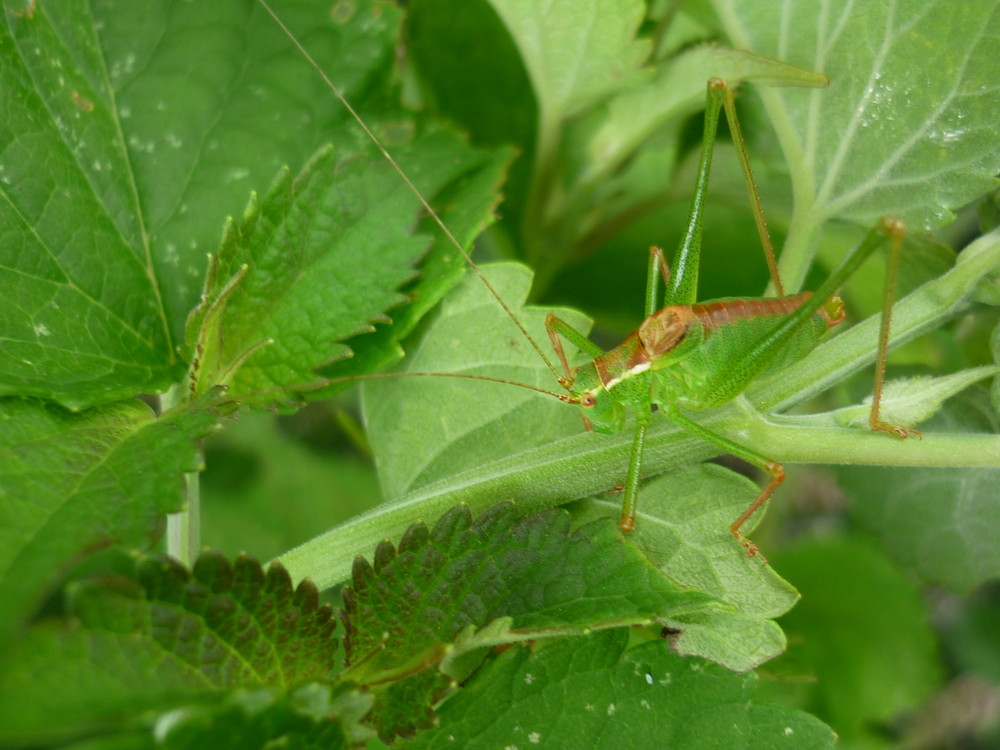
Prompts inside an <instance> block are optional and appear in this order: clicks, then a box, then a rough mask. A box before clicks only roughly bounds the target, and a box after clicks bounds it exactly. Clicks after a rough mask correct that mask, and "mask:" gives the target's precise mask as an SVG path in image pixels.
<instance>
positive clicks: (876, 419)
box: [868, 218, 922, 440]
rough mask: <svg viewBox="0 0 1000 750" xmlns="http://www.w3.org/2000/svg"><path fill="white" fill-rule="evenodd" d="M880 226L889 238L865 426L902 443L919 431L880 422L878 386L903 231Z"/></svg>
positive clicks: (893, 223)
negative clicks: (872, 379) (873, 377)
mask: <svg viewBox="0 0 1000 750" xmlns="http://www.w3.org/2000/svg"><path fill="white" fill-rule="evenodd" d="M882 223H883V226H884V227H885V230H886V233H887V235H888V238H889V249H888V251H887V253H886V267H885V284H884V285H883V287H882V325H881V327H880V328H879V333H878V356H877V358H876V360H875V385H874V386H873V388H872V409H871V412H870V413H869V414H868V424H869V426H870V427H871V428H872V430H874V431H876V432H880V431H881V432H888V433H890V434H892V435H895V436H896V437H898V438H900V439H902V440H905V439H906V438H908V437H909V436H910V435H916V436H917V437H922V433H921V432H920V430H914V429H913V428H912V427H902V426H900V425H894V424H890V423H888V422H885V421H883V420H882V418H881V416H880V415H879V409H880V408H881V405H882V386H883V385H884V384H885V363H886V357H887V356H888V354H889V325H890V322H891V318H892V304H893V298H894V296H895V289H896V276H897V272H898V271H899V259H900V254H901V249H902V246H903V237H904V236H905V234H906V229H905V228H904V227H903V224H902V222H900V221H899V220H898V219H890V218H884V219H882Z"/></svg>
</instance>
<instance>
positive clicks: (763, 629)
mask: <svg viewBox="0 0 1000 750" xmlns="http://www.w3.org/2000/svg"><path fill="white" fill-rule="evenodd" d="M759 492H760V488H759V487H758V486H757V485H756V484H754V483H753V482H751V481H750V480H748V479H746V478H745V477H742V476H740V475H738V474H736V473H734V472H732V471H729V470H727V469H724V468H722V467H721V466H716V465H714V464H701V465H698V466H691V467H685V468H683V469H679V470H677V471H673V472H670V473H669V474H666V475H664V476H662V477H658V478H657V479H655V480H653V481H652V482H649V483H648V484H646V485H645V486H643V488H642V494H641V495H640V504H639V516H638V521H637V523H636V529H635V531H633V532H632V534H631V537H632V538H633V539H634V540H635V542H636V544H638V545H639V547H640V548H641V549H642V550H643V551H644V552H645V553H646V555H647V556H648V557H649V560H650V562H652V563H653V564H654V565H655V566H656V567H658V568H659V569H660V570H661V571H662V572H663V573H664V575H666V576H667V577H668V578H670V580H672V581H674V582H676V583H678V584H679V585H681V586H684V587H687V588H693V589H697V590H699V591H704V592H705V593H707V594H710V595H712V596H716V597H718V598H719V599H721V600H722V601H724V602H725V603H726V604H728V605H729V607H730V608H729V609H727V610H726V611H721V612H714V611H713V612H693V613H681V614H679V615H677V616H671V617H669V618H667V623H668V625H670V626H671V627H674V628H676V629H677V630H678V631H679V632H677V633H676V634H675V635H674V636H673V637H672V641H673V647H674V650H676V651H677V653H680V654H685V655H694V656H701V657H704V658H707V659H711V660H712V661H714V662H717V663H719V664H723V665H725V666H727V667H729V668H730V669H734V670H737V671H745V670H748V669H751V668H753V667H755V666H757V665H758V664H761V663H762V662H764V661H766V660H768V659H770V658H772V657H774V656H776V655H778V654H779V653H781V652H782V651H784V649H785V635H784V633H782V632H781V628H780V627H778V625H777V624H776V623H775V622H774V620H773V618H775V617H778V616H780V615H783V614H784V613H785V612H787V611H788V610H789V609H791V607H792V606H793V605H794V604H795V602H796V601H797V600H798V593H797V592H796V591H795V589H794V588H792V586H791V585H789V584H788V582H787V581H785V580H783V579H782V578H781V576H779V575H778V573H777V572H775V568H774V567H772V566H770V565H768V564H766V563H764V562H763V561H762V560H761V559H760V558H751V557H749V556H748V555H747V554H746V552H745V551H744V549H743V547H742V546H741V545H740V544H739V543H738V542H737V541H736V540H735V539H734V538H733V536H732V534H731V533H730V531H729V524H731V523H732V522H733V521H735V520H736V519H737V518H739V516H740V514H741V513H742V512H743V511H744V510H746V508H747V507H749V505H750V504H751V503H752V502H753V500H754V499H755V498H756V497H757V495H758V494H759ZM592 502H595V503H596V504H598V505H601V506H604V507H603V509H602V510H603V512H604V513H606V514H609V515H616V514H617V512H618V506H619V505H620V501H619V497H618V496H614V495H613V496H610V497H608V498H606V499H603V500H596V501H592ZM761 515H762V514H758V515H756V516H754V518H753V519H751V521H750V522H748V523H747V524H746V526H745V527H744V533H746V534H748V535H751V532H752V531H753V527H754V526H755V525H756V523H757V521H758V520H759V518H760V516H761Z"/></svg>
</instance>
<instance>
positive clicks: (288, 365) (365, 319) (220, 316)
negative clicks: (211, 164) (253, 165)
mask: <svg viewBox="0 0 1000 750" xmlns="http://www.w3.org/2000/svg"><path fill="white" fill-rule="evenodd" d="M396 158H397V159H398V161H399V162H400V163H401V164H402V165H403V166H404V169H405V171H407V172H410V173H414V174H419V175H420V180H419V182H420V189H421V191H422V192H423V193H424V194H425V195H434V194H435V193H437V192H438V191H439V190H440V189H441V187H442V186H444V185H447V184H449V183H451V182H453V181H455V180H456V179H458V178H459V177H460V176H465V175H473V174H474V173H475V172H476V170H478V169H480V167H481V166H482V164H483V163H484V161H485V158H484V157H483V155H481V154H478V153H476V152H472V151H470V150H469V149H468V147H466V146H465V145H464V144H462V143H461V142H460V141H459V140H458V139H457V138H456V137H454V136H452V135H451V134H449V133H446V132H443V131H442V132H439V133H434V134H430V135H428V136H425V137H422V138H421V139H420V140H419V141H418V142H416V143H414V144H411V145H410V146H408V147H407V149H405V150H401V151H399V152H398V153H397V156H396ZM488 173H489V174H491V178H490V180H489V183H488V184H487V185H485V186H482V187H483V188H484V189H483V190H472V191H471V192H470V195H471V196H473V197H471V198H470V199H468V200H466V202H465V210H469V209H470V208H472V209H473V211H474V213H473V215H472V216H471V217H469V216H464V215H461V214H460V215H459V216H458V219H459V220H461V221H460V223H461V225H462V226H463V227H468V226H469V225H470V224H476V225H478V223H479V222H481V221H483V215H484V213H485V214H487V215H488V212H489V210H490V208H491V203H492V199H493V198H492V196H493V193H492V191H491V190H490V189H489V188H490V187H492V182H493V180H494V179H495V175H492V173H491V172H489V171H488ZM484 196H488V199H487V201H485V205H483V197H484ZM419 207H420V203H419V201H418V199H417V197H416V196H415V195H414V194H413V192H412V191H411V190H410V188H409V187H408V186H407V185H406V184H405V183H404V182H403V180H402V179H401V178H400V176H399V175H398V174H397V173H396V172H395V171H394V170H393V169H391V168H390V167H389V165H388V164H381V163H379V162H375V164H374V165H372V164H370V163H368V161H366V160H359V159H357V155H356V154H349V155H348V156H347V157H346V158H344V157H342V156H341V157H339V158H338V157H337V156H336V155H335V154H334V152H333V150H332V149H329V148H327V149H324V150H322V151H320V152H319V153H318V154H317V155H316V156H315V158H314V159H313V161H312V162H310V164H309V165H307V167H306V168H305V169H304V170H303V172H302V173H301V174H300V175H299V176H298V177H297V178H296V179H295V180H294V181H293V180H292V179H291V178H290V176H289V174H288V172H287V170H286V171H285V172H283V173H282V174H281V175H279V177H278V178H277V179H276V181H275V183H274V184H273V185H272V187H271V189H270V190H269V191H268V194H267V195H266V196H265V197H264V199H263V200H261V201H258V200H256V198H253V199H252V200H251V202H250V205H249V206H248V207H247V210H246V212H245V213H244V216H243V218H242V219H241V221H239V222H238V223H237V222H232V221H231V222H229V224H228V225H227V228H226V232H225V235H224V237H223V243H222V248H221V250H220V254H219V259H218V264H217V266H216V267H214V268H213V269H212V273H211V274H210V276H209V285H210V286H209V288H208V289H206V292H205V297H204V299H205V301H204V302H203V304H202V305H201V306H200V307H199V309H198V310H197V311H196V312H195V314H194V315H193V316H192V317H191V319H190V320H189V324H188V328H189V334H188V343H189V346H190V347H191V349H192V350H193V351H195V352H197V356H196V357H195V359H194V361H195V362H197V365H198V371H197V372H196V378H197V380H198V390H199V391H201V390H204V389H206V388H209V387H212V386H214V385H217V384H223V383H225V384H229V385H230V386H231V387H230V391H231V393H232V396H233V398H236V399H240V400H243V401H250V402H253V403H258V404H261V405H268V404H280V403H282V402H285V401H287V399H288V398H289V397H290V396H291V394H293V393H294V392H295V391H297V390H298V391H300V392H301V391H302V390H304V389H309V388H310V387H311V389H312V390H316V389H317V388H318V387H319V386H320V385H321V384H322V381H321V380H320V379H319V378H318V377H317V376H316V375H315V372H316V371H317V370H318V369H319V368H321V367H322V366H324V365H326V364H328V363H330V362H332V361H336V360H338V359H343V358H346V357H348V356H351V355H352V350H351V348H350V347H349V346H348V345H347V344H345V343H343V342H345V341H346V340H347V339H348V338H350V337H352V336H356V335H358V334H361V333H365V332H369V331H371V330H373V327H372V324H373V323H374V322H376V321H378V322H388V317H387V313H388V312H389V311H391V310H392V309H393V308H397V307H399V306H401V305H402V304H403V303H404V302H405V301H406V299H407V298H406V296H404V294H403V293H402V291H401V288H402V287H403V285H404V284H405V283H406V282H407V281H409V280H410V279H411V278H412V277H413V276H414V275H415V274H416V271H415V268H416V264H417V262H418V261H419V260H420V259H421V257H422V256H423V255H424V253H425V252H426V251H427V248H428V246H429V245H430V238H429V237H420V236H410V235H411V232H412V223H413V220H414V216H415V215H416V213H417V211H418V209H419ZM476 208H478V211H476V210H475V209H476ZM466 231H468V229H467V230H466ZM449 250H450V255H451V257H452V258H457V259H458V262H459V263H464V259H463V258H462V256H461V254H460V253H458V252H457V251H455V249H454V248H449ZM372 258H378V259H379V262H378V263H377V264H373V263H372ZM453 264H454V261H453ZM434 270H435V273H434V279H435V286H434V287H432V286H431V285H429V284H425V285H424V287H426V289H425V290H424V291H425V292H426V294H425V295H423V296H424V299H423V305H424V310H426V309H429V306H430V305H431V304H433V302H434V301H435V300H436V299H437V298H439V297H440V296H441V293H442V291H443V289H446V288H447V286H448V276H449V275H448V273H447V268H436V269H434ZM451 276H452V277H454V273H452V274H451ZM456 280H457V278H453V280H452V282H451V283H454V281H456ZM435 288H436V289H438V290H439V291H436V292H435V291H434V289H435ZM427 297H429V298H430V300H429V301H428V299H427ZM414 320H415V317H414V314H413V311H412V310H411V311H410V315H409V317H406V316H404V317H403V320H402V323H401V324H400V325H398V326H397V327H396V330H395V331H394V334H395V336H396V337H401V336H404V335H405V334H406V333H408V332H409V330H410V329H411V328H412V327H413V324H414ZM244 360H245V361H244ZM285 391H288V392H290V393H289V394H288V395H285V394H284V392H285Z"/></svg>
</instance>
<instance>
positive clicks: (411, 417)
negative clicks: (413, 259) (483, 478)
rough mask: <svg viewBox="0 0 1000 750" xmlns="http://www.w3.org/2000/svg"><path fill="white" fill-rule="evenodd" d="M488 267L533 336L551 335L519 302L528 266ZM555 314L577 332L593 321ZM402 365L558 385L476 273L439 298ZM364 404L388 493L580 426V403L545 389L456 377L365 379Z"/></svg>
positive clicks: (540, 315) (540, 317) (536, 311)
mask: <svg viewBox="0 0 1000 750" xmlns="http://www.w3.org/2000/svg"><path fill="white" fill-rule="evenodd" d="M484 272H485V273H486V274H487V277H488V278H489V280H490V282H491V283H492V284H493V286H494V288H495V289H496V290H497V292H498V293H499V295H500V297H501V298H502V299H503V300H505V301H506V303H507V304H508V305H509V306H510V307H511V309H512V310H513V311H514V314H515V315H517V317H518V319H519V320H520V321H521V322H522V323H523V324H524V326H525V327H526V328H527V329H528V332H529V333H530V334H531V335H532V336H533V338H534V339H535V341H538V342H542V341H544V342H547V341H548V336H547V334H546V333H545V325H544V319H545V315H546V314H547V313H548V312H550V310H548V309H540V308H526V307H524V302H525V299H526V298H527V294H528V288H529V286H530V283H531V276H530V273H529V272H528V271H527V270H526V269H525V268H524V267H523V266H515V265H497V266H490V267H488V268H486V269H484ZM551 312H554V313H555V314H557V315H559V317H561V318H563V319H564V320H566V321H567V322H569V323H571V324H572V325H573V326H574V327H575V328H577V329H578V330H586V329H587V328H588V327H589V323H588V322H587V321H586V319H585V318H583V316H581V315H580V314H579V313H574V312H572V311H569V310H551ZM502 331H506V334H504V333H502ZM405 372H408V373H420V372H428V373H455V374H457V375H460V376H461V375H483V376H493V377H501V378H506V379H510V380H515V381H517V382H520V383H526V384H528V385H531V386H535V387H541V388H557V389H560V390H561V388H560V386H559V385H558V383H557V382H556V381H555V377H554V375H553V374H552V373H551V372H549V371H548V370H547V369H546V368H545V366H544V364H543V363H542V361H541V359H540V358H539V356H538V353H537V352H535V351H534V350H533V349H532V348H531V346H530V344H529V342H527V341H526V340H525V339H524V337H523V335H522V334H521V332H520V331H519V330H518V329H517V328H516V327H515V326H514V324H513V323H512V322H510V321H509V320H505V316H504V313H503V311H502V310H501V309H500V307H499V303H498V302H497V300H496V299H495V298H493V296H492V295H491V294H490V293H489V292H488V291H487V290H486V289H485V287H484V286H483V282H482V280H480V279H479V278H477V277H475V275H473V274H468V275H467V277H466V279H465V281H464V283H463V284H462V286H461V287H460V288H459V289H457V290H455V292H454V293H453V294H451V295H450V296H449V297H448V299H447V300H446V301H445V303H444V304H443V305H442V307H441V310H440V313H439V314H438V315H437V317H436V318H435V320H434V322H433V324H432V326H431V328H430V329H429V330H428V331H427V332H426V333H425V334H424V336H423V337H422V338H421V340H420V343H419V344H418V346H417V347H416V348H414V349H413V350H412V351H411V353H410V357H409V358H408V359H407V362H406V366H405ZM364 409H365V422H366V424H367V425H368V439H369V442H370V444H371V446H372V452H373V453H374V454H375V460H376V464H377V466H378V467H379V481H380V483H381V485H382V494H383V496H384V497H386V498H395V497H399V496H401V495H404V494H406V493H408V492H413V491H415V490H419V489H421V488H423V487H425V486H427V485H430V484H433V483H434V482H437V481H440V480H442V479H448V478H451V477H454V476H455V475H456V474H459V473H461V472H462V471H463V470H464V469H472V468H476V467H479V466H481V465H482V464H483V463H485V462H488V461H491V460H496V459H497V457H499V456H504V455H508V454H511V453H518V452H522V451H526V450H528V449H530V448H532V447H535V446H541V445H545V444H547V443H549V442H550V441H551V440H553V439H554V438H557V437H560V436H566V435H572V434H574V433H578V432H579V431H580V430H581V429H582V423H581V421H580V418H579V417H578V416H577V415H576V414H575V413H574V412H576V409H572V408H568V407H566V406H565V405H564V404H560V403H559V402H558V401H556V400H555V399H554V398H552V397H551V396H549V397H546V396H544V395H541V394H538V393H535V392H533V391H531V390H527V389H524V388H517V387H515V386H513V385H507V384H496V383H488V382H478V383H477V382H475V381H472V380H464V379H461V378H448V377H409V378H398V379H394V380H389V381H383V382H375V383H368V384H366V385H365V388H364ZM498 499H499V498H498Z"/></svg>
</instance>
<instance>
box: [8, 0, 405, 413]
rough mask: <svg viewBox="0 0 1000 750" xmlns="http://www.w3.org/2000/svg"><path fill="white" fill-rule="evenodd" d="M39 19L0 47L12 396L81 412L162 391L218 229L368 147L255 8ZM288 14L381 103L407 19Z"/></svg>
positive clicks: (22, 24) (96, 12)
mask: <svg viewBox="0 0 1000 750" xmlns="http://www.w3.org/2000/svg"><path fill="white" fill-rule="evenodd" d="M33 8H34V11H33V12H32V13H23V14H10V16H9V18H8V19H5V26H4V29H3V30H2V32H0V33H2V35H3V36H2V48H3V63H4V64H3V66H2V67H3V70H4V75H5V76H7V79H5V81H4V83H3V85H2V86H0V91H2V92H3V93H2V96H3V107H4V111H5V116H4V118H3V119H4V128H3V130H2V131H0V152H2V153H3V154H4V156H3V159H2V160H0V168H2V169H3V170H5V171H3V172H0V189H2V190H3V194H4V195H5V196H6V200H5V201H3V204H4V207H3V208H0V211H6V212H7V213H6V217H7V218H6V220H4V221H3V224H4V226H6V227H12V228H16V231H12V232H10V233H9V234H7V235H6V238H7V239H6V240H5V241H3V242H2V243H0V290H2V291H3V292H4V293H3V294H2V295H0V297H2V299H3V302H0V321H2V328H3V330H2V331H0V333H2V335H3V336H5V337H9V340H10V342H11V344H10V345H9V346H7V347H5V349H4V354H3V355H0V392H4V393H18V394H35V395H41V396H46V397H52V398H55V399H58V400H59V401H61V402H62V403H64V404H66V405H69V406H72V407H74V408H81V407H84V406H87V405H90V404H93V403H98V402H102V401H108V400H114V399H119V398H123V397H127V396H131V395H133V394H134V393H135V392H137V391H146V392H160V391H163V390H165V389H166V387H167V386H168V385H169V384H170V382H171V381H175V380H176V379H177V378H178V376H179V374H180V373H179V372H178V367H179V360H178V358H177V357H176V353H175V347H176V345H177V343H179V342H180V341H181V340H182V331H183V325H184V320H185V317H186V315H187V314H188V312H189V311H190V310H191V309H192V308H193V307H194V306H195V303H196V301H197V298H198V293H199V291H200V287H201V284H200V279H201V277H202V276H203V275H204V270H205V267H206V263H205V258H206V255H207V253H208V252H209V251H212V250H214V249H215V248H216V246H217V244H218V238H219V235H220V230H221V228H222V223H223V220H224V218H225V216H226V215H227V214H233V213H236V212H237V211H239V209H240V208H241V207H242V206H243V205H244V204H245V203H246V200H247V196H248V194H249V193H250V191H251V188H254V187H259V186H263V185H266V184H267V183H268V181H270V180H271V179H272V177H273V175H274V174H275V173H276V172H277V171H278V170H279V168H281V167H282V166H283V165H285V164H292V165H293V166H294V169H296V170H297V169H298V168H299V167H300V165H302V164H303V163H304V161H305V159H306V158H307V157H308V155H309V154H311V153H313V152H314V151H315V149H316V148H317V146H319V145H320V144H321V143H324V142H328V141H330V140H331V139H333V140H335V141H336V142H337V144H338V147H340V148H341V149H347V148H350V149H351V150H352V151H353V152H355V153H356V152H357V151H358V148H357V143H359V142H361V139H360V138H359V137H358V130H357V129H356V125H355V124H354V123H353V122H352V123H350V125H349V127H347V128H346V129H345V128H341V127H338V125H342V124H344V123H346V122H347V119H346V118H347V114H346V112H345V110H344V108H343V107H342V106H341V105H340V103H339V102H337V101H336V99H335V98H334V97H333V96H332V94H331V92H330V90H329V89H328V88H326V86H325V84H324V82H323V80H322V79H321V78H320V77H319V76H317V75H316V72H315V71H314V70H311V69H310V68H309V66H308V65H305V64H304V63H303V58H302V54H301V52H300V51H299V50H298V49H296V48H294V47H293V46H291V45H290V44H289V42H288V39H287V37H285V36H284V34H283V32H282V31H281V29H280V28H279V27H278V26H277V25H276V24H275V23H274V20H273V19H272V18H271V17H270V16H269V15H267V14H266V13H265V12H264V11H263V9H262V7H261V6H260V5H259V4H258V3H254V2H245V0H220V2H214V3H211V4H209V5H206V6H202V5H201V4H197V3H195V4H191V3H186V2H180V1H178V0H156V1H155V2H150V3H144V4H142V5H141V6H139V5H135V4H129V5H127V6H126V7H123V6H122V5H121V4H120V3H115V2H108V0H100V1H99V2H95V3H92V4H90V5H85V4H84V3H80V2H74V3H70V4H69V5H67V6H66V7H65V8H62V7H61V8H60V11H59V12H58V13H51V6H45V5H38V6H37V7H35V6H33ZM281 10H282V14H283V17H284V18H285V20H286V22H288V23H289V24H290V26H291V28H292V29H293V30H300V31H301V32H302V33H301V37H302V38H304V39H305V43H306V45H307V46H308V47H310V48H313V49H314V50H315V56H316V58H317V60H318V62H319V64H320V65H322V66H323V67H325V68H326V69H327V70H329V71H330V75H331V76H332V79H333V80H334V81H335V83H336V85H337V86H339V87H340V89H341V90H342V91H344V92H345V93H346V95H347V96H348V97H350V98H351V99H352V100H353V101H354V103H355V104H356V105H357V106H359V107H363V105H364V104H365V102H367V101H369V100H370V99H373V98H374V99H377V98H379V97H381V96H383V95H384V93H385V89H386V85H385V83H384V81H385V76H384V74H385V73H387V72H388V70H389V68H390V67H391V64H392V59H393V49H394V42H395V34H396V28H397V24H398V18H399V16H398V14H397V13H394V12H393V11H392V10H390V9H389V8H388V6H383V5H381V4H378V5H377V7H376V6H373V5H372V4H371V3H367V2H362V3H358V4H356V5H355V6H354V11H355V12H354V13H352V14H346V15H345V14H339V15H336V16H334V15H331V14H330V13H329V12H328V10H329V9H328V8H327V7H326V6H323V5H321V4H319V3H317V2H315V1H314V0H309V1H308V2H306V1H298V2H285V3H282V8H281ZM8 21H9V26H10V29H9V31H8V29H7V24H8ZM306 30H307V32H308V33H306ZM382 111H383V112H384V111H385V107H384V106H383V107H382ZM40 160H44V163H46V164H48V165H49V166H47V167H46V168H45V169H38V168H37V165H38V163H40ZM359 325H360V324H359Z"/></svg>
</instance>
